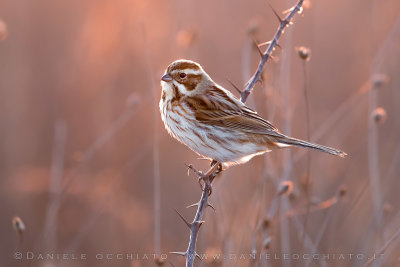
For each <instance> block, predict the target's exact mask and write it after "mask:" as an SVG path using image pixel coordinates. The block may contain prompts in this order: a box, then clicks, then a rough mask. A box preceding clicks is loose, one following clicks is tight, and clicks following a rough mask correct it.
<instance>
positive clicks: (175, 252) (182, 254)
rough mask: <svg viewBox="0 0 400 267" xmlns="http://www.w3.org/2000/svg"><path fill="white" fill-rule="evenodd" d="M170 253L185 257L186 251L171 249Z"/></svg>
mask: <svg viewBox="0 0 400 267" xmlns="http://www.w3.org/2000/svg"><path fill="white" fill-rule="evenodd" d="M170 254H175V255H179V256H183V257H186V252H179V251H173V252H170Z"/></svg>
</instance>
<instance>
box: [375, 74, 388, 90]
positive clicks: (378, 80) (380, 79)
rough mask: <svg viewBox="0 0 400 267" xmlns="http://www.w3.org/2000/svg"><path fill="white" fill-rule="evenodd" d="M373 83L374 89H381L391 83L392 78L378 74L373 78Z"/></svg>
mask: <svg viewBox="0 0 400 267" xmlns="http://www.w3.org/2000/svg"><path fill="white" fill-rule="evenodd" d="M371 81H372V85H373V88H374V89H379V88H381V87H382V86H383V85H384V84H387V83H388V82H389V81H390V78H389V76H387V75H386V74H383V73H377V74H374V75H373V76H372V78H371Z"/></svg>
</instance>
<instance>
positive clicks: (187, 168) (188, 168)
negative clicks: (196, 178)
mask: <svg viewBox="0 0 400 267" xmlns="http://www.w3.org/2000/svg"><path fill="white" fill-rule="evenodd" d="M185 166H186V170H187V176H189V175H190V165H188V164H186V163H185Z"/></svg>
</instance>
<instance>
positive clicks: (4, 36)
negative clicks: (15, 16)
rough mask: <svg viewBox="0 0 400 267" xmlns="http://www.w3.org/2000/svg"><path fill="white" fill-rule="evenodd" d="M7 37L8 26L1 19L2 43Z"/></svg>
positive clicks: (0, 37) (0, 38)
mask: <svg viewBox="0 0 400 267" xmlns="http://www.w3.org/2000/svg"><path fill="white" fill-rule="evenodd" d="M7 35H8V30H7V24H6V23H5V22H4V21H2V20H1V19H0V41H3V40H4V39H6V38H7Z"/></svg>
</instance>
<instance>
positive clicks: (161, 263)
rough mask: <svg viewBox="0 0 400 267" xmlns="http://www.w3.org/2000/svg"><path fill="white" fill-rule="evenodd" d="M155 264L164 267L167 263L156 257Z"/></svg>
mask: <svg viewBox="0 0 400 267" xmlns="http://www.w3.org/2000/svg"><path fill="white" fill-rule="evenodd" d="M154 263H155V264H156V266H163V265H164V263H165V259H164V258H161V257H156V258H155V259H154Z"/></svg>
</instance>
